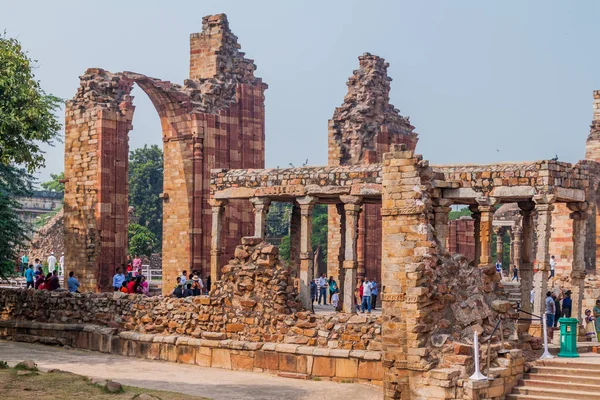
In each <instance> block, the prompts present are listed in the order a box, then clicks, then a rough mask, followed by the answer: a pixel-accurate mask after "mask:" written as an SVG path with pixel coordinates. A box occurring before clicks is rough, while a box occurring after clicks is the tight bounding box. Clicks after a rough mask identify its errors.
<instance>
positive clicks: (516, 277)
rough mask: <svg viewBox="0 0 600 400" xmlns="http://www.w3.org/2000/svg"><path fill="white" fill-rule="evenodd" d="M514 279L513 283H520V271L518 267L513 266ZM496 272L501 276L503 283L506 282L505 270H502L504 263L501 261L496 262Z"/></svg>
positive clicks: (512, 279)
mask: <svg viewBox="0 0 600 400" xmlns="http://www.w3.org/2000/svg"><path fill="white" fill-rule="evenodd" d="M511 270H512V278H511V280H510V281H511V282H512V281H517V283H518V282H519V269H518V268H517V266H516V265H514V264H513V266H512V268H511ZM496 272H497V273H498V274H499V275H500V280H501V281H503V280H504V269H503V268H502V262H501V261H500V260H496Z"/></svg>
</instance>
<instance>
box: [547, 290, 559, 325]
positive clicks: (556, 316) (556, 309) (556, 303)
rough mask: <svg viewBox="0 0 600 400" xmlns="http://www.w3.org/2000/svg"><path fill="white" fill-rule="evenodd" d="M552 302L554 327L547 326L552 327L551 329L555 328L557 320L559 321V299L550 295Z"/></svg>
mask: <svg viewBox="0 0 600 400" xmlns="http://www.w3.org/2000/svg"><path fill="white" fill-rule="evenodd" d="M552 300H554V325H548V326H552V327H553V328H556V326H557V324H558V320H559V319H560V298H559V296H557V295H555V294H552Z"/></svg>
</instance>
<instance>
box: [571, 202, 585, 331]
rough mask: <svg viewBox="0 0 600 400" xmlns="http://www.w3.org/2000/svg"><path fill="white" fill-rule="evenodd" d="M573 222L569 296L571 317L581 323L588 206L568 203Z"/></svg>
mask: <svg viewBox="0 0 600 400" xmlns="http://www.w3.org/2000/svg"><path fill="white" fill-rule="evenodd" d="M567 206H568V207H569V210H571V211H573V212H572V213H571V214H570V217H571V219H572V220H573V266H572V268H571V290H572V291H573V293H572V295H571V299H572V302H573V303H572V307H573V308H572V309H571V317H572V318H577V319H579V321H580V322H581V321H583V312H582V311H583V310H582V305H583V290H584V279H585V237H586V224H587V220H586V210H587V208H588V204H587V203H585V202H583V203H568V204H567Z"/></svg>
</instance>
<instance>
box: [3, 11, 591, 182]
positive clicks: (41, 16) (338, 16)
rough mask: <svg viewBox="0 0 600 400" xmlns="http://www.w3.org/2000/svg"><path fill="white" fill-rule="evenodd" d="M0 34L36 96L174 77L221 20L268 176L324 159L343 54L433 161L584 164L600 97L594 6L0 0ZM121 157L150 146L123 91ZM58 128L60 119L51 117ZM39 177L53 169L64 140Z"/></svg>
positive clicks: (150, 132)
mask: <svg viewBox="0 0 600 400" xmlns="http://www.w3.org/2000/svg"><path fill="white" fill-rule="evenodd" d="M0 10H1V11H0V28H3V29H6V32H7V35H8V36H11V37H17V38H18V39H19V40H20V41H21V42H22V44H23V46H24V47H25V48H26V49H27V50H28V51H29V54H30V56H31V57H32V58H34V59H36V60H38V68H37V70H36V71H35V73H36V76H37V78H38V79H40V81H41V83H42V86H43V88H44V89H45V90H46V91H47V92H48V93H52V94H54V95H57V96H59V97H62V98H65V99H67V98H71V97H73V96H74V94H75V92H76V90H77V87H78V85H79V80H78V76H79V75H81V74H82V73H83V72H84V71H85V69H86V68H88V67H102V68H105V69H108V70H109V71H113V72H118V71H135V72H139V73H143V74H145V75H149V76H152V77H156V78H160V79H163V80H170V81H172V82H175V83H182V82H183V80H184V79H185V78H187V76H188V62H189V58H188V57H189V55H188V46H189V34H190V33H193V32H200V30H201V27H202V17H203V16H204V15H207V14H216V13H221V12H224V13H226V14H227V15H228V17H229V22H230V26H231V29H232V30H233V32H234V33H235V34H236V35H237V36H238V37H239V42H240V44H241V45H242V50H243V51H245V52H246V55H247V57H249V58H252V59H254V60H255V63H256V65H257V66H258V69H257V71H256V75H257V76H259V77H262V78H263V80H264V81H265V82H266V83H267V84H268V85H269V89H268V90H267V91H266V162H267V167H275V166H277V165H279V166H281V167H284V166H287V165H288V163H293V164H295V165H300V164H302V163H303V162H304V160H306V159H307V158H308V160H309V164H311V165H318V164H325V163H326V162H327V120H328V119H329V118H331V116H332V114H333V110H334V108H335V107H337V106H339V105H340V104H341V102H342V100H343V97H344V95H345V93H346V80H347V78H348V76H350V75H351V74H352V70H353V69H356V68H357V65H358V60H357V57H358V56H359V55H360V54H362V53H364V52H367V51H368V52H370V53H373V54H376V55H379V56H381V57H384V58H385V59H386V60H387V61H388V62H389V63H390V64H391V66H390V68H389V70H388V72H389V74H390V76H391V77H392V78H393V79H394V80H393V82H392V91H391V98H392V103H393V104H394V105H395V106H396V108H399V109H400V110H401V113H402V114H403V115H408V116H410V117H411V122H412V124H413V125H415V126H416V131H417V132H418V133H419V137H420V140H419V144H418V146H417V151H418V152H419V153H421V154H423V155H424V158H426V159H429V160H430V161H431V162H432V163H435V164H441V163H488V162H496V161H518V160H538V159H548V158H552V157H554V155H555V154H558V156H559V158H560V159H561V160H564V161H569V162H575V161H577V160H579V159H581V158H583V155H584V146H585V139H586V137H587V134H588V131H589V124H590V121H591V118H592V108H591V104H592V91H593V90H594V89H600V69H598V67H599V66H600V51H598V40H599V39H600V23H598V17H599V16H600V2H598V1H594V0H590V1H572V2H565V1H548V0H543V1H521V0H518V1H516V0H515V1H485V2H483V1H450V0H448V1H368V2H367V1H364V0H362V1H349V0H345V1H322V0H321V1H259V0H257V1H247V0H246V1H201V0H196V1H150V0H144V1H141V0H139V1H126V0H121V1H110V0H103V1H93V2H92V1H83V0H77V1H75V0H72V1H60V0H53V1H42V0H40V1H26V0H19V1H15V0H10V1H8V0H0ZM134 95H136V99H135V101H134V103H135V104H136V112H135V116H134V120H133V125H134V130H133V132H131V133H130V137H131V142H130V143H131V146H132V148H135V147H140V146H143V144H144V143H148V144H154V143H157V144H160V143H161V140H160V139H161V133H160V124H159V120H158V116H157V115H156V111H155V110H154V109H153V106H152V104H151V103H150V101H149V99H148V98H147V96H146V95H145V94H144V93H143V92H142V91H141V90H139V89H137V88H136V89H135V91H134ZM60 120H61V121H63V120H64V115H63V114H62V113H61V114H60ZM46 165H47V167H46V168H45V169H44V170H42V171H41V172H40V173H39V174H38V176H39V177H40V179H42V180H45V179H47V178H48V177H49V174H50V172H52V173H58V172H60V171H62V170H63V146H62V144H58V145H57V146H56V147H54V148H50V149H48V151H47V161H46Z"/></svg>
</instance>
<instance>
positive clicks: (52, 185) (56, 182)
mask: <svg viewBox="0 0 600 400" xmlns="http://www.w3.org/2000/svg"><path fill="white" fill-rule="evenodd" d="M64 179H65V173H64V172H61V173H60V174H50V180H49V181H47V182H42V184H41V186H42V188H44V189H46V190H49V191H51V192H57V193H64V192H65V184H64V183H62V182H61V180H64Z"/></svg>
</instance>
